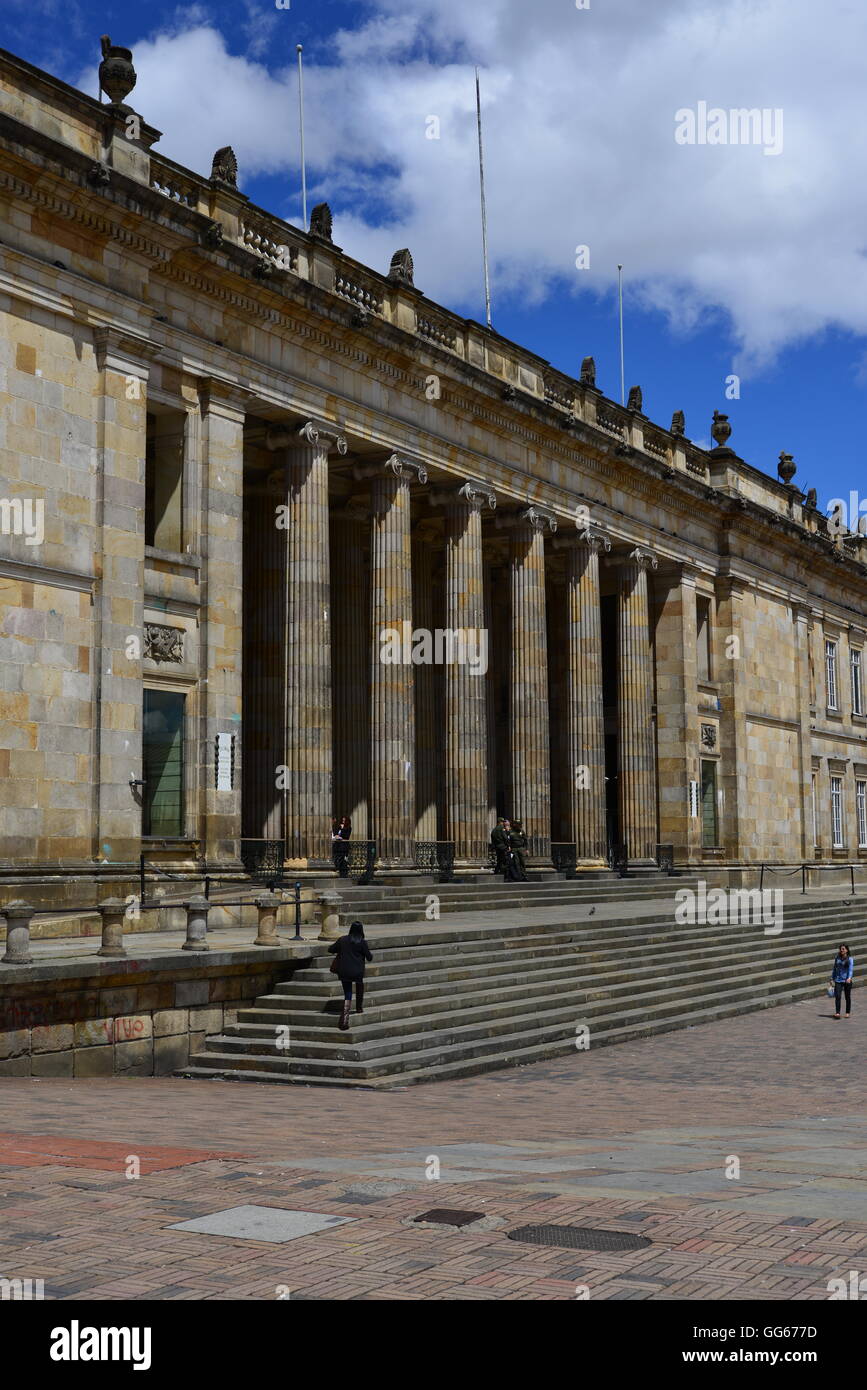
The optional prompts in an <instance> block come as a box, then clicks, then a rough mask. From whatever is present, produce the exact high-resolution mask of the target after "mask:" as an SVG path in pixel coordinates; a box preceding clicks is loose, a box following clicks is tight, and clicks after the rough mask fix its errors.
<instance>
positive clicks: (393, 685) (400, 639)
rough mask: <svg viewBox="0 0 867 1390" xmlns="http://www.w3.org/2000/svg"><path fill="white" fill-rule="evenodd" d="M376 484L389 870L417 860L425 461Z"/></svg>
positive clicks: (379, 809) (381, 754) (379, 694)
mask: <svg viewBox="0 0 867 1390" xmlns="http://www.w3.org/2000/svg"><path fill="white" fill-rule="evenodd" d="M357 471H358V472H359V473H363V474H366V475H369V474H370V473H371V472H372V473H373V483H372V487H371V523H372V524H371V553H370V598H371V605H370V606H371V638H372V651H371V663H370V706H371V709H370V713H371V730H370V732H371V737H370V758H371V778H370V791H371V796H370V802H371V807H370V809H371V820H372V835H371V838H372V839H374V840H375V841H376V847H377V857H378V862H379V863H380V865H381V866H382V867H384V868H406V867H410V866H411V865H412V863H413V840H414V835H415V709H414V697H413V670H414V668H413V665H412V661H411V660H410V659H409V658H410V656H411V637H412V536H411V531H410V502H411V496H410V484H411V483H412V482H413V481H416V482H420V483H425V482H426V481H427V471H426V469H425V468H424V466H423V465H422V464H420V463H417V462H415V461H413V460H412V459H408V458H405V457H404V456H403V455H399V454H393V455H392V457H391V458H390V459H388V460H387V462H386V463H385V464H383V465H380V466H379V467H377V468H376V470H375V471H374V470H373V469H367V468H365V469H359V470H357Z"/></svg>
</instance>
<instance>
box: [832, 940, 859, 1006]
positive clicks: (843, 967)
mask: <svg viewBox="0 0 867 1390" xmlns="http://www.w3.org/2000/svg"><path fill="white" fill-rule="evenodd" d="M854 973H855V962H854V960H853V959H852V957H851V956H850V954H849V947H848V946H847V945H845V943H843V942H841V944H840V945H839V946H838V947H837V956H836V959H835V961H834V969H833V970H832V971H831V984H832V985H833V986H834V1008H835V1009H836V1010H837V1012H836V1013H835V1014H834V1017H835V1018H839V1017H840V997H841V995H842V994H843V993H844V991H845V994H846V1017H847V1018H848V1017H849V1015H850V1014H851V1012H852V976H853V974H854Z"/></svg>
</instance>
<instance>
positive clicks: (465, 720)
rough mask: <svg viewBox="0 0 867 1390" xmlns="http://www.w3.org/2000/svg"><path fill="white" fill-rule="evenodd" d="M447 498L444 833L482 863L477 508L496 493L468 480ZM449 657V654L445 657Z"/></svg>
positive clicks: (483, 700)
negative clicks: (450, 647)
mask: <svg viewBox="0 0 867 1390" xmlns="http://www.w3.org/2000/svg"><path fill="white" fill-rule="evenodd" d="M436 500H437V501H438V502H442V503H444V504H445V506H446V628H447V630H448V631H449V632H450V633H452V634H454V637H453V643H454V650H453V651H450V652H448V653H447V654H446V657H447V659H446V666H445V692H446V707H445V721H446V817H447V820H446V839H448V840H453V841H454V846H455V863H456V864H457V865H464V866H466V867H469V866H473V867H480V866H482V865H485V864H487V859H488V833H489V832H488V771H487V753H488V729H487V722H488V710H487V669H488V661H489V657H490V652H489V636H490V634H489V632H488V629H487V624H486V620H485V573H484V565H483V558H482V509H483V508H484V507H489V508H490V509H491V510H493V509H494V508H495V507H496V505H497V499H496V496H495V495H494V493H493V492H492V491H491V490H490V489H489V488H487V487H485V486H483V485H482V484H479V483H473V482H468V483H464V485H463V486H462V487H460V488H458V490H457V492H455V493H449V494H438V495H437V498H436ZM449 658H451V659H449Z"/></svg>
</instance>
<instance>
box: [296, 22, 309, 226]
mask: <svg viewBox="0 0 867 1390" xmlns="http://www.w3.org/2000/svg"><path fill="white" fill-rule="evenodd" d="M295 52H296V53H297V54H298V118H299V124H300V126H301V219H302V224H303V227H304V230H305V232H306V231H307V168H306V165H305V162H304V69H303V67H302V65H301V52H302V49H301V44H300V43H299V44H296V45H295Z"/></svg>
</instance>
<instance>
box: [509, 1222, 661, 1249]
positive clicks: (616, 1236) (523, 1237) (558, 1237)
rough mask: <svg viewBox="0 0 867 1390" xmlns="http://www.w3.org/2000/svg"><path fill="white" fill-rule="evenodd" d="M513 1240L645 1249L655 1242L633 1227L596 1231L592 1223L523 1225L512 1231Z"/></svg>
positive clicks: (581, 1247) (511, 1238)
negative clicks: (636, 1234)
mask: <svg viewBox="0 0 867 1390" xmlns="http://www.w3.org/2000/svg"><path fill="white" fill-rule="evenodd" d="M509 1240H520V1241H524V1242H525V1243H526V1244H527V1245H561V1246H565V1247H566V1248H568V1249H570V1250H643V1249H644V1247H645V1246H646V1245H650V1244H652V1242H651V1241H650V1240H648V1238H647V1236H634V1235H633V1234H632V1232H631V1231H595V1230H593V1228H592V1227H590V1226H519V1228H518V1230H517V1231H510V1232H509Z"/></svg>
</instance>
